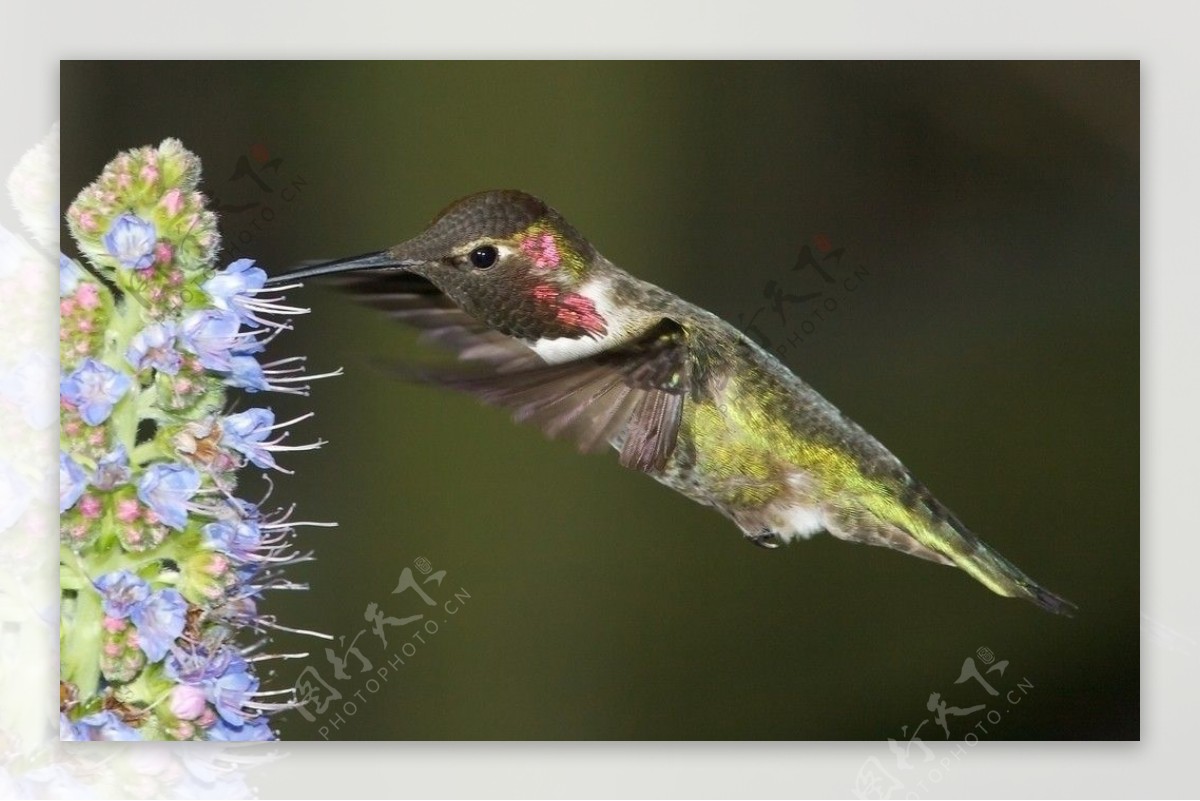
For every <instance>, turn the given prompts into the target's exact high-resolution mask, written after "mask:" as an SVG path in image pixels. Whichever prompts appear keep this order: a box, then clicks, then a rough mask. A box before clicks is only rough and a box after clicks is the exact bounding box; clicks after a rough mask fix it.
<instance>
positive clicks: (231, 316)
mask: <svg viewBox="0 0 1200 801" xmlns="http://www.w3.org/2000/svg"><path fill="white" fill-rule="evenodd" d="M240 326H241V320H240V319H239V318H238V316H237V314H235V313H234V312H231V311H222V310H220V309H201V310H199V311H195V312H192V313H191V314H189V315H188V316H187V317H186V318H185V319H184V321H183V324H182V325H181V326H180V327H179V338H180V340H181V341H182V342H183V346H184V347H185V348H187V349H188V350H189V351H191V352H192V353H194V354H196V356H198V357H199V358H200V364H202V365H204V366H205V367H207V368H208V369H210V370H218V371H220V372H223V373H224V372H229V370H230V361H231V359H233V357H234V356H240V355H244V354H247V353H257V352H259V351H260V350H262V349H263V348H262V343H260V342H259V341H258V340H257V339H256V338H255V336H254V333H255V332H245V333H242V334H239V333H238V328H239V327H240Z"/></svg>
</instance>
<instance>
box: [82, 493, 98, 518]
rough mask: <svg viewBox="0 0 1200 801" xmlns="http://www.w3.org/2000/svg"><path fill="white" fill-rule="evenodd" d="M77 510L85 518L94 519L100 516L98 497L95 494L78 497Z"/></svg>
mask: <svg viewBox="0 0 1200 801" xmlns="http://www.w3.org/2000/svg"><path fill="white" fill-rule="evenodd" d="M79 512H80V513H81V514H82V515H83V516H84V517H86V518H89V519H93V520H94V519H95V518H97V517H99V516H100V499H99V498H97V497H96V496H95V495H84V496H83V497H82V498H80V499H79Z"/></svg>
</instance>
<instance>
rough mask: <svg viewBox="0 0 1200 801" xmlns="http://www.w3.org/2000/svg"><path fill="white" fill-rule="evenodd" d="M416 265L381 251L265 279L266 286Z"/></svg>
mask: <svg viewBox="0 0 1200 801" xmlns="http://www.w3.org/2000/svg"><path fill="white" fill-rule="evenodd" d="M418 263H419V262H418V261H415V260H411V259H397V258H396V257H395V256H393V255H392V254H391V251H387V250H381V251H378V252H377V253H365V254H363V255H361V256H350V257H349V258H345V259H335V260H334V261H326V262H322V263H321V264H310V265H308V266H307V267H298V268H296V269H295V270H289V271H288V272H286V273H281V274H280V275H273V276H271V277H270V278H268V279H267V285H268V286H269V285H272V284H282V283H285V282H289V281H301V280H303V279H305V278H313V277H315V276H318V275H330V274H332V273H348V272H351V271H353V270H378V269H386V268H391V269H395V270H401V269H404V268H405V267H408V266H411V265H414V264H418Z"/></svg>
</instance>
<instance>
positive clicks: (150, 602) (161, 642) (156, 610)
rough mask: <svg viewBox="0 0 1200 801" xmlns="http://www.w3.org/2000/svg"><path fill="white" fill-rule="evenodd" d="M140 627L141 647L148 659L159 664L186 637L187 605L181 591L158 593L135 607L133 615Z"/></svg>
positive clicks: (134, 621) (139, 639) (132, 617)
mask: <svg viewBox="0 0 1200 801" xmlns="http://www.w3.org/2000/svg"><path fill="white" fill-rule="evenodd" d="M130 617H131V619H132V620H133V625H134V626H136V627H137V633H138V645H140V646H141V647H142V650H143V651H145V652H146V658H147V659H149V660H150V661H151V662H157V661H159V660H160V659H162V658H163V657H164V656H166V655H167V651H168V650H169V649H170V647H171V644H172V643H173V642H175V638H177V637H178V636H179V635H180V634H183V626H184V623H185V622H187V601H185V600H183V596H182V595H180V594H179V590H175V589H170V588H168V589H164V590H158V591H157V592H155V593H154V594H153V595H151V596H150V597H149V598H148V599H147V600H146V602H145V603H142V604H139V605H137V606H135V607H133V613H132V614H131V615H130Z"/></svg>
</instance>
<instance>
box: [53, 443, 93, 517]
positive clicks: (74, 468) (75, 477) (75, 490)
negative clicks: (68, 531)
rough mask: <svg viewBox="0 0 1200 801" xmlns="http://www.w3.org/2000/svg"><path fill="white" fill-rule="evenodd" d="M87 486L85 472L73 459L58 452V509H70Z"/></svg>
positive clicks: (61, 511) (63, 510)
mask: <svg viewBox="0 0 1200 801" xmlns="http://www.w3.org/2000/svg"><path fill="white" fill-rule="evenodd" d="M86 487H87V474H86V473H84V472H83V468H82V467H80V466H79V465H78V464H76V462H75V460H74V459H72V458H71V457H70V456H68V455H67V454H66V453H64V452H63V451H61V450H60V451H59V452H58V511H59V514H62V513H63V512H65V511H67V510H68V509H70V508H71V507H72V506H74V505H75V502H76V501H78V500H79V497H80V496H81V495H83V491H84V489H85V488H86Z"/></svg>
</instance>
